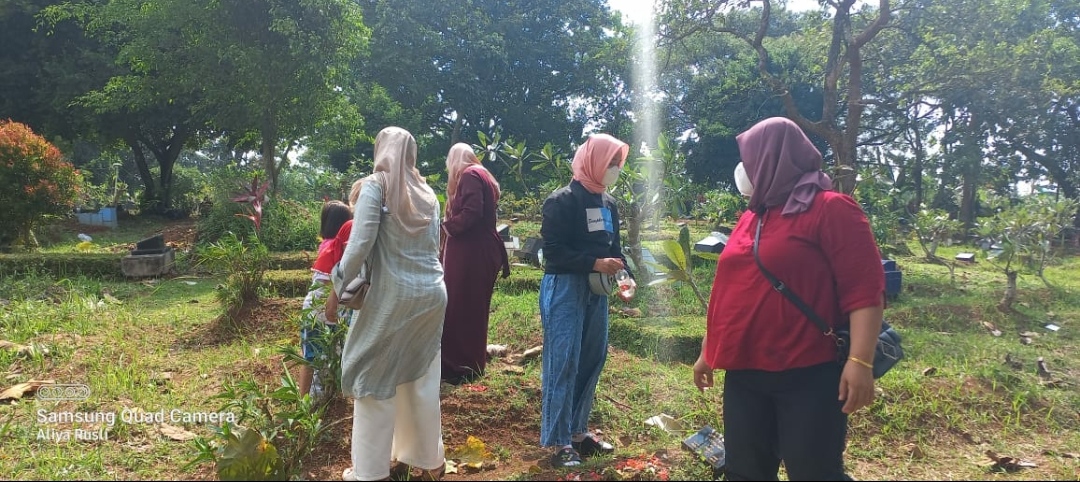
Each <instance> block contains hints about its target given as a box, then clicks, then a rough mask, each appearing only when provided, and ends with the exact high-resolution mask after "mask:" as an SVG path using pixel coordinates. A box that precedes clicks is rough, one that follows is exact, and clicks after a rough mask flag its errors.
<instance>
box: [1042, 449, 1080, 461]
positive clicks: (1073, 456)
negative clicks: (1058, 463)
mask: <svg viewBox="0 0 1080 482" xmlns="http://www.w3.org/2000/svg"><path fill="white" fill-rule="evenodd" d="M1043 455H1048V456H1050V457H1061V458H1063V459H1075V460H1080V454H1078V453H1075V452H1056V451H1054V450H1044V451H1043Z"/></svg>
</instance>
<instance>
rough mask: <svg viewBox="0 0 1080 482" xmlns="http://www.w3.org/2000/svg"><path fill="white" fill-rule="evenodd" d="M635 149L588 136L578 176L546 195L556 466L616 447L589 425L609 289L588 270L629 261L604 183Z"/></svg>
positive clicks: (549, 412)
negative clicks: (596, 283)
mask: <svg viewBox="0 0 1080 482" xmlns="http://www.w3.org/2000/svg"><path fill="white" fill-rule="evenodd" d="M629 150H630V146H628V145H627V144H626V143H625V142H622V141H620V140H618V139H616V138H614V137H612V136H610V135H607V134H596V135H593V136H591V137H589V139H588V140H586V141H585V144H583V145H582V146H581V147H579V148H578V150H577V153H576V154H574V162H573V170H574V180H573V181H571V182H570V185H568V186H566V187H563V188H560V189H559V190H557V191H555V192H553V193H551V195H550V196H548V198H547V199H546V200H545V201H544V207H543V221H542V223H541V227H540V235H541V237H543V238H544V260H545V262H544V265H545V267H544V278H543V280H542V281H541V282H540V317H541V322H542V324H543V326H544V353H543V371H542V377H543V381H542V384H543V405H542V416H541V422H540V444H541V445H542V446H545V447H554V448H555V453H554V454H553V455H552V458H551V463H552V465H553V466H555V467H571V466H575V465H578V464H580V463H581V457H588V456H591V455H596V454H603V453H611V452H613V451H614V448H613V447H612V446H611V444H608V443H606V442H603V441H601V440H600V439H598V438H597V437H596V436H595V435H593V434H592V433H590V432H589V431H588V421H589V413H590V412H591V411H592V404H593V398H594V395H595V393H596V382H597V380H599V378H600V371H601V370H602V369H603V367H604V361H605V360H606V359H607V348H608V347H607V339H608V299H607V293H604V294H600V293H595V292H594V291H593V290H592V289H591V288H590V282H589V276H590V274H592V273H597V274H596V275H595V276H614V275H615V274H616V273H617V272H619V271H620V270H625V269H626V259H625V258H624V257H623V254H622V244H621V242H620V240H619V212H618V208H617V207H616V205H615V199H614V198H612V197H611V195H609V194H607V192H606V191H607V188H608V186H611V185H612V184H614V183H615V181H616V180H618V178H619V172H620V171H621V169H622V166H623V164H625V162H626V155H627V153H628V152H629Z"/></svg>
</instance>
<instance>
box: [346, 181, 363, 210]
mask: <svg viewBox="0 0 1080 482" xmlns="http://www.w3.org/2000/svg"><path fill="white" fill-rule="evenodd" d="M363 186H364V180H363V179H357V180H356V182H354V183H353V184H352V187H351V188H349V206H350V207H351V206H355V205H356V201H357V200H358V199H360V188H361V187H363Z"/></svg>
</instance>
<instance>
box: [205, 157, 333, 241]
mask: <svg viewBox="0 0 1080 482" xmlns="http://www.w3.org/2000/svg"><path fill="white" fill-rule="evenodd" d="M220 171H221V172H216V173H215V174H214V176H213V177H212V178H211V179H210V191H211V192H212V199H213V203H212V205H211V206H210V208H209V209H207V210H206V211H205V212H200V217H199V235H198V238H199V239H198V242H199V244H201V245H206V244H210V243H215V242H218V241H220V240H221V239H222V238H223V237H224V236H226V235H227V234H228V233H230V232H232V233H238V234H241V233H248V232H250V231H251V229H252V224H251V221H250V220H248V219H246V217H247V216H248V210H247V208H245V206H244V205H243V204H238V203H236V202H232V198H233V195H234V194H235V193H236V191H237V186H238V185H240V186H244V185H247V184H249V183H250V181H249V180H248V179H250V178H249V176H250V174H248V173H244V172H241V171H239V170H237V168H235V167H234V166H230V167H227V168H225V169H222V170H220ZM278 194H279V195H278V196H277V197H275V198H273V199H270V200H269V201H268V202H266V203H265V204H263V205H262V207H261V209H262V213H261V217H262V221H261V227H260V233H259V241H260V242H262V243H263V244H264V245H265V246H266V248H267V249H268V250H270V251H275V252H280V251H295V250H305V249H306V250H314V249H316V248H317V247H318V241H317V238H318V235H319V210H320V209H321V207H322V202H321V201H317V202H316V201H307V202H299V201H293V200H289V199H284V198H283V197H282V196H281V195H280V193H278Z"/></svg>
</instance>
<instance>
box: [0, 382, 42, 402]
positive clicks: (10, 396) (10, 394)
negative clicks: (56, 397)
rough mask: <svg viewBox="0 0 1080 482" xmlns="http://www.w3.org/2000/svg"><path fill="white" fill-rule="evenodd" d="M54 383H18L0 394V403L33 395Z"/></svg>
mask: <svg viewBox="0 0 1080 482" xmlns="http://www.w3.org/2000/svg"><path fill="white" fill-rule="evenodd" d="M53 383H56V382H55V381H54V380H30V381H28V382H23V383H18V384H15V385H13V386H11V387H9V388H8V389H7V390H4V391H3V392H0V402H2V401H6V400H18V399H20V398H22V397H23V396H24V395H27V394H29V393H34V392H36V391H37V389H38V388H40V387H42V386H45V385H52V384H53Z"/></svg>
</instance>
